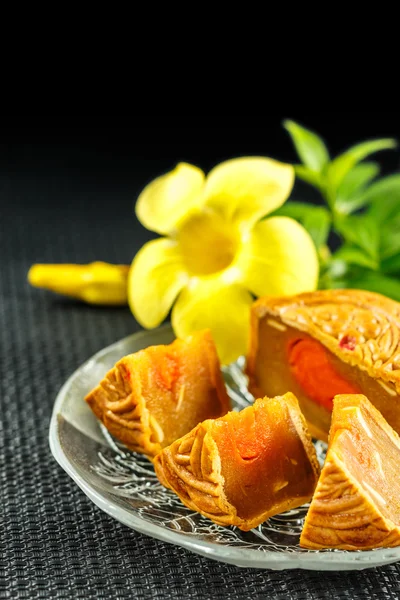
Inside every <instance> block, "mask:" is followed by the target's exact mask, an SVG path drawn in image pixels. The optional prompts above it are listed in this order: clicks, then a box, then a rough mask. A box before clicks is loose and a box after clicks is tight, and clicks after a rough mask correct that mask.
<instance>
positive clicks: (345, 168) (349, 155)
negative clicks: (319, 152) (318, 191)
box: [327, 138, 397, 205]
mask: <svg viewBox="0 0 400 600" xmlns="http://www.w3.org/2000/svg"><path fill="white" fill-rule="evenodd" d="M396 145H397V142H396V140H394V139H389V138H388V139H381V140H371V141H367V142H362V143H361V144H357V145H356V146H352V147H351V148H349V149H348V150H346V152H343V154H340V155H339V156H337V157H336V158H335V159H334V160H333V161H332V162H331V163H330V165H328V168H327V179H328V196H329V202H330V203H331V204H332V205H333V204H334V202H335V199H336V191H337V189H338V188H339V186H340V184H341V183H342V181H343V180H344V178H345V176H346V175H347V173H348V172H349V171H350V170H351V169H352V168H353V167H354V166H355V165H356V164H357V163H359V162H361V161H362V160H363V159H364V158H366V157H367V156H369V155H370V154H373V153H374V152H379V151H380V150H388V149H391V148H395V147H396Z"/></svg>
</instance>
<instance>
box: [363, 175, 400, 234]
mask: <svg viewBox="0 0 400 600" xmlns="http://www.w3.org/2000/svg"><path fill="white" fill-rule="evenodd" d="M360 199H361V200H362V202H363V204H364V205H366V204H370V208H369V209H368V213H369V214H370V215H371V217H373V218H374V219H377V220H378V221H379V222H380V223H383V222H385V221H388V220H389V219H392V218H393V217H395V216H396V215H397V214H399V212H400V174H395V175H388V176H387V177H382V179H379V180H378V181H376V182H374V183H372V184H371V185H370V186H369V187H368V188H367V189H366V190H365V191H364V192H363V193H362V194H361V196H360Z"/></svg>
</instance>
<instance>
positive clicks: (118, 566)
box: [0, 113, 400, 600]
mask: <svg viewBox="0 0 400 600" xmlns="http://www.w3.org/2000/svg"><path fill="white" fill-rule="evenodd" d="M286 116H288V117H291V118H293V119H295V120H298V121H299V122H301V123H303V124H304V125H307V126H309V127H311V128H314V129H315V130H317V131H319V132H320V133H321V134H322V135H324V137H325V138H326V140H327V141H328V144H329V146H330V149H331V150H332V152H333V153H336V152H338V151H340V150H343V149H344V148H346V147H347V146H349V145H350V144H353V143H355V142H358V141H360V140H361V139H365V138H370V137H380V136H393V135H394V136H396V135H397V136H398V137H400V117H399V116H398V115H395V114H394V115H388V114H386V115H383V116H382V115H378V114H369V113H363V114H360V113H357V114H353V115H351V114H345V115H344V114H333V113H324V114H320V115H302V114H287V115H272V116H269V117H268V118H267V117H252V118H245V117H226V116H225V117H212V118H209V117H197V116H191V117H182V116H180V117H176V116H168V117H160V116H157V117H149V116H144V117H140V118H135V119H131V118H128V117H123V118H119V119H117V118H112V117H90V118H89V117H88V118H82V117H80V118H79V119H78V118H76V117H10V118H8V119H7V120H5V119H4V118H3V120H2V122H1V123H0V598H26V599H35V598H57V599H61V598H63V599H70V598H84V599H85V600H88V599H89V598H94V599H99V598H107V600H109V599H110V598H133V597H137V598H181V599H184V600H186V599H187V598H192V597H193V598H214V597H224V598H227V599H230V598H232V599H236V598H237V599H239V598H248V597H251V598H256V597H259V598H266V597H268V598H271V599H274V598H276V599H283V598H284V599H285V600H286V599H293V600H295V599H296V600H305V599H308V598H310V599H314V600H320V599H322V598H333V597H335V598H338V599H340V598H352V599H354V600H356V599H361V598H363V599H364V600H365V599H366V598H376V599H378V598H379V599H381V598H385V599H386V598H387V599H389V598H398V597H399V593H400V563H397V564H394V565H390V566H387V567H383V568H379V569H369V570H368V571H365V572H353V573H329V574H328V573H318V572H299V571H288V572H285V573H280V572H274V571H259V570H256V571H253V570H250V569H242V570H240V569H237V568H235V567H233V566H230V565H223V564H218V563H215V562H213V561H210V560H207V559H205V558H201V557H198V556H196V555H194V554H191V553H189V552H186V551H185V550H183V549H180V548H176V547H174V546H170V545H168V544H164V543H162V542H157V541H155V540H152V539H151V538H148V537H146V536H144V535H140V534H138V533H136V532H134V531H131V530H129V529H128V528H126V527H124V526H122V525H121V524H119V523H117V522H116V521H115V520H113V519H112V518H111V517H108V516H107V515H105V514H104V513H102V512H101V511H100V510H99V509H97V508H96V507H95V506H94V505H93V504H92V503H91V502H90V501H89V500H88V499H87V498H86V497H85V496H84V494H83V493H82V492H81V491H80V490H79V489H78V487H77V486H76V485H75V484H74V483H73V482H72V480H71V479H70V478H69V477H68V476H67V475H66V474H65V473H64V472H63V471H62V470H61V469H60V468H59V466H58V465H57V464H56V463H55V461H54V460H53V458H52V457H51V455H50V451H49V447H48V426H49V420H50V415H51V411H52V407H53V403H54V399H55V396H56V394H57V392H58V391H59V389H60V387H61V385H62V384H63V382H64V381H65V379H66V378H67V377H68V376H69V375H70V374H71V373H72V372H73V371H74V370H75V369H76V368H77V367H78V366H79V365H80V364H82V362H83V361H85V360H87V359H88V358H89V357H90V356H91V355H92V354H94V353H95V352H96V351H98V350H100V349H101V348H103V347H104V346H106V345H108V344H111V343H112V342H114V341H116V340H118V339H120V338H122V337H124V336H125V335H128V334H129V333H131V332H133V331H135V330H137V329H138V328H139V327H138V325H137V324H136V323H135V321H134V319H133V317H132V316H131V314H130V313H129V310H128V309H127V308H125V307H124V308H102V307H98V308H94V307H89V306H85V305H81V304H79V303H75V302H72V301H70V300H68V299H60V298H57V297H55V296H52V295H51V294H49V293H46V292H44V291H41V290H35V289H31V288H30V287H29V286H28V284H27V283H26V273H27V270H28V268H29V266H30V264H31V263H33V262H38V261H43V262H67V261H71V262H87V261H91V260H95V259H100V260H109V261H110V262H129V261H130V260H131V258H132V256H133V255H134V254H135V252H136V251H137V250H138V249H139V247H140V246H141V245H142V244H143V242H144V241H145V240H147V239H149V238H150V237H151V235H152V234H151V233H149V232H147V231H146V230H144V229H143V228H142V227H141V226H140V225H139V223H138V222H137V221H136V219H135V216H134V212H133V205H134V201H135V198H136V197H137V195H138V193H139V192H140V190H141V189H142V188H143V186H144V185H145V184H146V183H147V182H148V181H149V180H151V179H152V178H153V177H155V176H157V175H158V174H160V173H162V172H164V171H167V170H169V169H170V168H172V167H173V166H174V165H175V163H176V162H178V161H180V160H186V161H189V162H193V163H196V164H197V165H199V166H200V167H202V168H203V169H204V170H206V171H207V170H209V169H210V168H211V167H212V166H214V165H215V164H216V163H217V162H219V161H221V160H224V159H226V158H230V157H233V156H238V155H255V154H256V155H257V154H258V155H260V154H261V155H270V156H274V157H276V158H278V159H280V160H284V161H293V160H295V154H294V150H293V148H292V145H291V142H290V140H289V136H288V135H287V133H286V132H285V131H284V130H283V129H282V127H281V121H282V118H283V117H286ZM381 162H382V164H383V166H384V170H385V171H389V170H393V169H396V168H397V166H398V154H397V153H395V152H384V153H382V154H381ZM295 195H296V197H300V196H301V197H302V198H303V199H304V198H310V199H312V198H313V197H312V194H310V191H309V190H307V188H306V186H303V187H301V186H300V187H298V188H297V189H296V190H295Z"/></svg>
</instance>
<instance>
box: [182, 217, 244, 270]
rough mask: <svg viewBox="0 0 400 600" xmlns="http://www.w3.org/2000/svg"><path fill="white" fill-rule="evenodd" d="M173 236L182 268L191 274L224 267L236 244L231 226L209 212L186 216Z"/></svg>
mask: <svg viewBox="0 0 400 600" xmlns="http://www.w3.org/2000/svg"><path fill="white" fill-rule="evenodd" d="M177 239H178V242H179V244H180V247H181V250H182V253H183V256H184V260H185V263H186V267H187V269H188V271H189V272H190V273H192V274H193V275H211V274H212V273H217V272H218V271H222V270H223V269H226V267H228V266H229V265H230V264H231V263H232V261H233V259H234V258H235V254H236V251H237V249H238V246H239V235H238V232H237V231H236V230H235V228H234V226H233V225H232V224H231V223H228V222H227V221H225V220H224V219H223V218H222V217H221V216H220V215H219V214H218V213H215V212H211V211H209V212H197V213H192V214H191V215H189V216H188V217H187V219H186V220H185V221H184V222H183V224H182V225H181V226H180V228H179V232H178V235H177Z"/></svg>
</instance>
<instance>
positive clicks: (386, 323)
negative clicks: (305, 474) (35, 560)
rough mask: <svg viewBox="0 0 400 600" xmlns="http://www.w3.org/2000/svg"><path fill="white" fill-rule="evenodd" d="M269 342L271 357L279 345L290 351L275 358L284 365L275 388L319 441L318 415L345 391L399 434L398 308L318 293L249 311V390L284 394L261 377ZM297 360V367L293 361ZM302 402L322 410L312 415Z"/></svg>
mask: <svg viewBox="0 0 400 600" xmlns="http://www.w3.org/2000/svg"><path fill="white" fill-rule="evenodd" d="M296 331H297V332H299V335H298V336H297V337H296V333H295V332H296ZM290 336H291V339H289V337H290ZM272 338H274V339H273V340H272ZM279 340H281V341H279ZM297 342H301V344H300V345H299V346H298V348H296V346H295V345H294V344H295V343H297ZM318 343H319V344H320V348H321V349H320V350H319V351H318V348H316V346H317V345H318ZM268 344H269V345H271V344H272V346H273V348H274V352H275V350H277V352H278V353H279V352H280V350H281V345H282V344H287V348H289V345H290V348H293V352H292V355H290V351H289V350H290V348H289V349H287V348H286V347H285V352H286V356H283V353H282V355H281V357H280V359H279V360H280V361H281V362H284V361H286V362H287V363H288V369H287V377H286V376H285V375H283V376H282V377H283V379H284V380H285V382H284V381H282V382H281V386H283V387H284V386H285V385H286V388H285V389H286V390H287V389H290V390H291V391H293V392H294V393H295V394H296V395H297V396H298V398H299V402H300V406H301V408H302V409H304V412H305V415H306V419H307V421H308V422H309V424H310V425H311V427H312V426H313V425H314V426H315V428H316V429H317V430H318V429H319V432H318V431H317V434H318V433H320V435H319V436H318V437H322V438H324V437H325V439H326V437H327V433H328V430H329V420H330V418H329V415H328V412H327V415H326V416H325V415H324V410H325V411H329V413H330V411H331V406H332V398H333V396H334V395H335V394H339V393H350V392H353V393H363V394H366V395H368V397H369V398H370V400H371V401H372V403H373V404H374V405H375V406H376V407H377V408H378V409H379V411H380V412H382V414H383V415H384V417H385V418H386V419H387V420H388V421H389V423H390V424H391V426H393V427H394V428H395V429H396V431H400V398H399V394H400V304H399V303H397V302H395V301H393V300H390V299H388V298H386V297H384V296H382V295H380V294H375V293H372V292H365V291H361V290H323V291H317V292H308V293H304V294H299V295H297V296H290V297H285V298H261V299H259V300H258V301H256V302H255V303H254V305H253V309H252V322H251V343H250V352H249V355H248V358H247V367H246V369H247V374H248V375H249V379H250V384H249V387H250V390H251V391H252V392H253V394H255V395H260V393H262V394H274V393H282V391H283V390H282V389H281V388H280V387H279V385H278V384H277V389H275V388H274V387H272V389H270V387H269V384H268V379H270V374H269V373H265V376H263V373H262V369H263V368H265V369H266V370H268V365H266V364H265V363H267V362H270V361H269V357H268V356H267V349H266V347H267V346H268ZM313 344H314V348H313ZM300 350H301V351H302V352H300ZM323 351H324V352H325V357H324V356H323ZM307 352H308V355H307ZM261 354H264V358H261V357H260V356H261ZM297 357H298V358H299V360H300V362H299V363H297V364H294V360H295V359H296V360H297ZM276 360H277V361H278V359H276ZM260 361H262V362H263V363H264V364H263V365H261V364H260ZM313 363H314V364H313ZM277 367H278V371H279V365H277V364H275V365H274V367H273V368H274V369H275V370H277ZM289 367H290V369H289ZM271 368H272V367H271ZM289 370H290V371H291V373H290V374H289ZM282 372H283V371H282ZM360 372H362V374H360ZM294 379H295V380H296V381H295V382H294V384H293V380H294ZM372 380H373V381H372ZM322 381H324V382H325V383H324V385H322ZM297 384H299V386H300V388H301V390H300V388H299V387H298V386H297ZM315 388H319V389H315ZM301 391H302V392H303V394H302V393H301ZM330 392H332V394H331V395H330V396H329V393H330ZM307 400H314V402H316V403H317V404H319V405H320V407H322V408H321V410H320V411H319V413H320V414H319V415H317V412H318V411H317V409H315V408H313V407H312V406H311V404H310V403H308V404H307ZM312 433H313V434H314V431H312Z"/></svg>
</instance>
